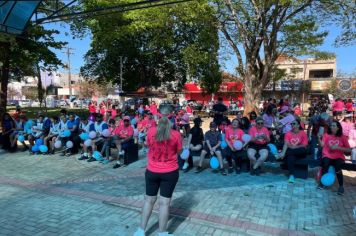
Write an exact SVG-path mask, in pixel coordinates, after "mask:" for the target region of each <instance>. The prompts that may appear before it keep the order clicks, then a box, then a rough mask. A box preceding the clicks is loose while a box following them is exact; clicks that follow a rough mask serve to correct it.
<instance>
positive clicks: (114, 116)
mask: <svg viewBox="0 0 356 236" xmlns="http://www.w3.org/2000/svg"><path fill="white" fill-rule="evenodd" d="M116 116H117V110H116V106H115V105H111V109H110V118H111V119H115V118H116Z"/></svg>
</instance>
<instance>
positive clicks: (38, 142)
mask: <svg viewBox="0 0 356 236" xmlns="http://www.w3.org/2000/svg"><path fill="white" fill-rule="evenodd" d="M35 143H36V146H41V145H43V139H40V138H38V139H36V142H35Z"/></svg>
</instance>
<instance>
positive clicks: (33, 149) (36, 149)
mask: <svg viewBox="0 0 356 236" xmlns="http://www.w3.org/2000/svg"><path fill="white" fill-rule="evenodd" d="M31 150H32V152H38V151H39V150H40V148H39V146H37V145H34V146H32V148H31Z"/></svg>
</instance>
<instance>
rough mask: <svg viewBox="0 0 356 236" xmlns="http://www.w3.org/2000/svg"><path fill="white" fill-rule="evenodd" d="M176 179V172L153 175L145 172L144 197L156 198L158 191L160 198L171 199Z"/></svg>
mask: <svg viewBox="0 0 356 236" xmlns="http://www.w3.org/2000/svg"><path fill="white" fill-rule="evenodd" d="M178 179H179V171H178V170H174V171H171V172H167V173H155V172H151V171H149V170H146V173H145V180H146V195H148V196H157V193H158V190H160V195H161V196H162V197H165V198H171V197H172V194H173V191H174V189H175V187H176V184H177V182H178Z"/></svg>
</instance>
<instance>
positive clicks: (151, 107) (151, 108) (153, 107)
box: [150, 104, 157, 115]
mask: <svg viewBox="0 0 356 236" xmlns="http://www.w3.org/2000/svg"><path fill="white" fill-rule="evenodd" d="M150 111H151V113H152V114H153V115H157V105H156V104H151V106H150Z"/></svg>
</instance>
